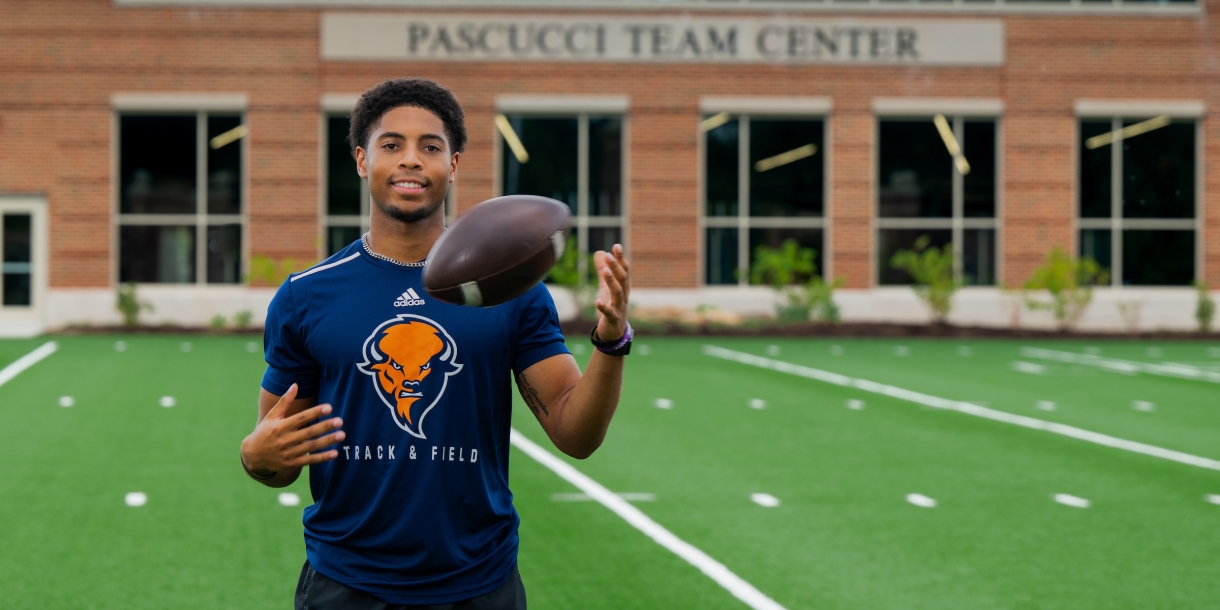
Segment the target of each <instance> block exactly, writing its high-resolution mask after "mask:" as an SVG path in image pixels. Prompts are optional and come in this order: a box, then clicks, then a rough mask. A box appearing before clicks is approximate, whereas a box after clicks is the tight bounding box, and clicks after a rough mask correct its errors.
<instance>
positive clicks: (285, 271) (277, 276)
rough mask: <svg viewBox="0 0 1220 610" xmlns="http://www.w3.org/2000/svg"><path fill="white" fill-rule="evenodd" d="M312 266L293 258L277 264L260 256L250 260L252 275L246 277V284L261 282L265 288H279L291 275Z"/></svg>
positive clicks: (268, 258)
mask: <svg viewBox="0 0 1220 610" xmlns="http://www.w3.org/2000/svg"><path fill="white" fill-rule="evenodd" d="M311 266H312V263H298V262H297V260H296V259H295V258H291V257H289V258H285V259H283V260H280V261H278V262H277V261H276V260H274V259H272V258H271V257H270V256H267V255H265V254H258V255H255V256H253V257H251V258H250V273H249V275H247V276H246V283H247V284H254V283H255V282H261V283H262V284H263V285H265V286H274V287H279V285H280V284H283V283H284V280H286V279H288V276H289V275H291V274H293V273H296V272H297V271H304V270H306V269H308V268H309V267H311Z"/></svg>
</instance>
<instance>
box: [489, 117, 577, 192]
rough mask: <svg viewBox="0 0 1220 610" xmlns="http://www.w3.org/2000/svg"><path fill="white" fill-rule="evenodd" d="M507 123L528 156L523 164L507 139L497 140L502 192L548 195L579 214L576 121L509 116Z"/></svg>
mask: <svg viewBox="0 0 1220 610" xmlns="http://www.w3.org/2000/svg"><path fill="white" fill-rule="evenodd" d="M509 124H510V125H512V128H513V132H515V133H516V134H517V137H518V138H519V139H520V140H521V144H522V146H524V147H525V150H526V151H527V152H528V154H529V157H528V158H526V159H525V162H524V163H523V162H522V161H521V160H519V159H517V156H516V155H515V154H513V151H512V149H511V148H510V147H509V145H508V142H507V141H504V140H501V145H502V150H501V151H500V158H501V159H503V162H504V170H503V171H504V174H503V176H504V194H505V195H519V194H525V195H541V196H543V197H550V198H551V199H556V200H559V201H562V202H564V203H566V204H568V207H570V208H572V214H573V215H576V214H579V213H580V212H579V209H578V201H577V190H578V187H577V184H576V182H577V179H578V176H577V173H578V171H579V170H578V166H577V163H578V154H579V153H578V152H577V149H578V147H577V137H578V134H577V130H578V129H579V121H578V120H577V119H575V118H571V119H553V118H523V117H521V116H512V117H509Z"/></svg>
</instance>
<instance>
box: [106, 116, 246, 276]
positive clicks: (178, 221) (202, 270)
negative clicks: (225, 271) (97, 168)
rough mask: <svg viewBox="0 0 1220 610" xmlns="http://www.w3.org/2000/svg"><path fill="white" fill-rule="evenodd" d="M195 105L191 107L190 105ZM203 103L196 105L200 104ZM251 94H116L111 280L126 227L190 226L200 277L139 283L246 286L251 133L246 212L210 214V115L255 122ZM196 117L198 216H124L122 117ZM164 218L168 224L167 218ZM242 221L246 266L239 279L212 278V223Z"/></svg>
mask: <svg viewBox="0 0 1220 610" xmlns="http://www.w3.org/2000/svg"><path fill="white" fill-rule="evenodd" d="M188 103H190V104H192V105H186V104H188ZM196 103H197V104H198V105H194V104H196ZM247 103H248V98H247V96H246V95H245V94H227V93H220V94H206V93H202V94H194V93H190V94H179V93H131V94H127V93H116V94H114V95H112V96H111V104H112V106H113V109H112V111H111V113H110V121H111V123H110V130H111V137H110V159H111V161H110V176H111V179H110V185H111V187H110V200H111V202H110V206H111V207H110V209H111V210H112V212H111V214H110V273H111V276H110V283H111V285H113V286H118V285H119V284H120V283H121V279H122V278H121V275H120V273H119V265H120V264H121V261H122V259H121V253H120V252H119V248H120V247H121V245H122V244H121V240H120V238H119V232H120V230H121V227H123V226H128V225H131V226H135V225H151V224H157V225H190V226H194V227H195V281H194V282H192V283H189V284H170V283H162V282H138V283H137V285H139V286H195V287H198V288H204V289H213V288H226V287H233V286H242V285H243V284H245V277H246V274H248V273H249V272H250V252H251V245H250V137H249V136H248V135H247V136H245V137H243V138H241V139H240V140H238V142H237V145H238V146H241V172H242V179H241V186H240V187H239V188H240V190H241V213H239V214H209V213H208V211H207V205H208V203H207V168H206V164H207V146H208V144H207V138H206V135H207V117H208V115H211V114H220V115H224V114H238V116H239V117H240V118H241V124H242V125H246V126H247V127H248V126H249V125H250V116H249V112H248V111H247V108H246V106H247ZM158 113H163V114H181V115H195V121H196V138H197V140H198V141H197V142H196V143H195V146H196V149H195V151H196V160H195V172H196V182H197V184H196V187H195V188H196V193H197V196H196V200H197V201H196V204H195V213H194V214H123V213H122V211H121V210H122V205H121V204H122V202H121V201H120V197H121V191H122V185H121V184H120V180H121V179H122V177H121V176H120V175H119V172H120V171H121V159H119V156H120V154H121V151H122V146H121V142H120V141H119V140H120V137H121V136H122V127H121V126H122V122H121V120H120V119H121V117H122V116H124V115H141V114H158ZM161 221H164V222H161ZM227 224H239V225H240V226H241V253H240V256H241V268H240V270H239V277H238V280H237V282H236V283H234V284H226V283H211V282H208V262H207V256H208V250H207V248H208V241H207V232H208V227H210V226H212V225H227Z"/></svg>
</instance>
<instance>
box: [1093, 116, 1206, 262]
mask: <svg viewBox="0 0 1220 610" xmlns="http://www.w3.org/2000/svg"><path fill="white" fill-rule="evenodd" d="M1196 130H1197V125H1196V123H1195V122H1194V121H1188V120H1176V119H1170V118H1169V117H1164V116H1162V117H1135V118H1131V117H1114V118H1110V119H1082V120H1081V121H1080V141H1079V149H1080V160H1079V166H1080V176H1079V183H1080V201H1079V207H1078V214H1079V216H1078V217H1079V220H1078V221H1077V222H1078V224H1079V226H1080V233H1079V252H1080V256H1082V257H1085V256H1088V257H1092V258H1093V259H1094V260H1096V261H1097V262H1098V264H1100V265H1101V266H1102V267H1105V268H1107V269H1109V271H1110V277H1111V282H1112V284H1113V285H1115V286H1118V285H1129V286H1182V285H1188V284H1190V283H1191V282H1192V281H1194V279H1195V275H1196V273H1197V270H1196V253H1197V248H1198V245H1197V244H1196V236H1195V220H1194V219H1195V207H1196V193H1195V182H1196V177H1197V171H1198V170H1197V164H1198V159H1197V154H1196V149H1195V144H1196V135H1195V134H1196ZM1115 147H1117V150H1116V148H1115ZM1116 175H1117V176H1119V177H1120V179H1118V180H1114V179H1113V177H1114V176H1116ZM1116 187H1117V188H1116Z"/></svg>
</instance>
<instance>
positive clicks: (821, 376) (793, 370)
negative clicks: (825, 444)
mask: <svg viewBox="0 0 1220 610" xmlns="http://www.w3.org/2000/svg"><path fill="white" fill-rule="evenodd" d="M703 353H704V354H706V355H708V356H712V357H715V358H723V359H725V360H732V361H734V362H740V363H741V364H748V365H750V366H756V367H759V368H764V369H771V370H773V371H779V372H781V373H788V374H790V375H796V376H798V377H805V378H808V379H816V380H817V381H824V382H826V383H832V384H834V385H839V386H844V387H848V388H856V389H858V390H863V391H865V392H872V393H874V394H881V395H883V396H889V397H891V398H897V399H899V400H906V401H909V402H913V403H917V404H921V405H924V406H928V407H934V408H937V409H945V410H947V411H957V412H959V413H965V414H967V415H973V416H975V417H982V418H985V419H990V420H994V421H998V422H1004V423H1006V424H1013V425H1017V426H1021V427H1024V428H1032V429H1034V430H1044V431H1046V432H1053V433H1055V434H1061V435H1063V436H1069V437H1071V438H1074V439H1077V440H1082V441H1087V442H1090V443H1096V444H1098V445H1105V446H1107V447H1114V448H1115V449H1123V450H1126V451H1132V452H1135V453H1142V454H1144V455H1150V456H1152V457H1158V458H1162V459H1166V460H1172V461H1174V462H1180V463H1182V464H1188V465H1190V466H1198V467H1199V468H1207V469H1209V470H1220V460H1213V459H1210V458H1205V457H1199V456H1197V455H1191V454H1189V453H1182V452H1181V451H1174V450H1172V449H1164V448H1161V447H1156V446H1153V445H1145V444H1144V443H1137V442H1135V441H1128V440H1124V439H1121V438H1115V437H1113V436H1109V435H1106V434H1101V433H1098V432H1091V431H1089V430H1084V429H1082V428H1077V427H1075V426H1067V425H1064V424H1056V423H1054V422H1049V421H1045V420H1041V419H1037V418H1034V417H1026V416H1024V415H1014V414H1012V413H1006V412H1004V411H997V410H995V409H988V408H987V407H981V406H979V405H976V404H971V403H968V402H962V401H960V400H950V399H948V398H939V397H936V396H930V395H928V394H921V393H919V392H914V391H912V390H904V389H902V388H899V387H895V386H892V385H886V384H884V383H877V382H875V381H868V380H866V379H855V378H852V377H848V376H846V375H840V374H838V373H831V372H829V371H823V370H821V369H815V368H811V367H807V366H801V365H799V364H791V363H788V362H781V361H779V360H772V359H770V358H764V357H762V356H755V355H753V354H747V353H745V352H738V351H734V350H731V349H725V348H723V347H715V346H712V345H705V346H703Z"/></svg>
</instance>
